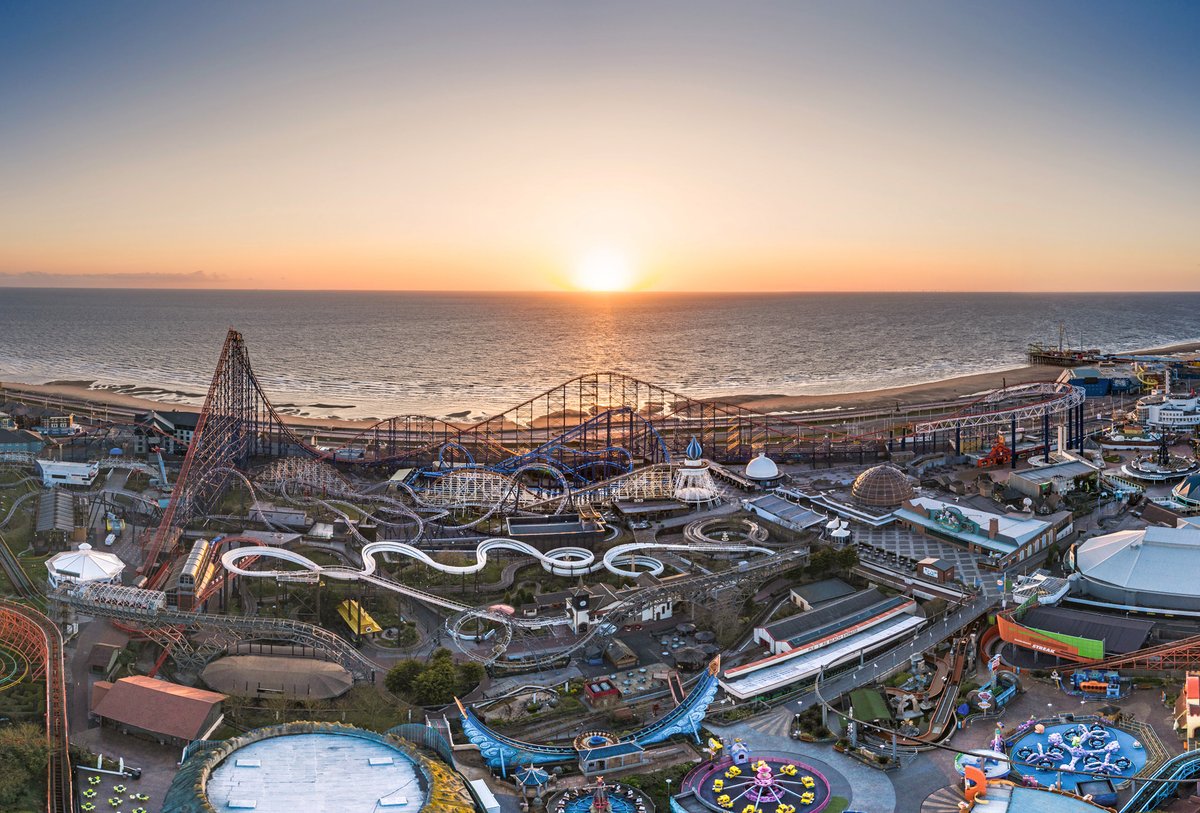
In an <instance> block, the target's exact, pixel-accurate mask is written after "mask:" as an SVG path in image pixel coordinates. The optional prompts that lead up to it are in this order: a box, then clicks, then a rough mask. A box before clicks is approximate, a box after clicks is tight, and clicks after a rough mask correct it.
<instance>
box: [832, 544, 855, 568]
mask: <svg viewBox="0 0 1200 813" xmlns="http://www.w3.org/2000/svg"><path fill="white" fill-rule="evenodd" d="M837 563H838V567H839V568H840V569H841V570H850V569H852V568H854V567H855V566H857V565H858V551H857V550H856V549H855V548H851V547H849V546H847V547H845V548H842V549H841V550H840V551H838V552H837Z"/></svg>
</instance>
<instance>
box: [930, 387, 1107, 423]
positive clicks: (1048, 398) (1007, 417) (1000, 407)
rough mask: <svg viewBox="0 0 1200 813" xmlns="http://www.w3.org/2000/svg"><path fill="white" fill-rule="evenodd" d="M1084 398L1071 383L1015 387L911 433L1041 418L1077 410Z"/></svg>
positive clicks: (998, 392) (1001, 391)
mask: <svg viewBox="0 0 1200 813" xmlns="http://www.w3.org/2000/svg"><path fill="white" fill-rule="evenodd" d="M1084 396H1085V393H1084V391H1083V388H1082V387H1076V386H1073V385H1071V384H1058V383H1054V382H1049V381H1042V382H1035V383H1032V384H1018V385H1016V386H1012V387H1007V388H1005V389H1000V390H994V391H992V392H989V393H988V394H987V395H984V396H982V397H980V398H977V399H975V400H974V401H972V402H971V403H970V404H968V405H967V406H965V407H963V408H962V409H960V410H959V411H958V412H955V413H953V414H951V415H947V416H945V417H943V418H938V419H936V420H931V421H924V422H922V423H918V424H917V425H916V426H915V427H913V432H914V433H916V434H918V435H927V434H931V433H933V432H938V431H941V430H944V429H967V428H972V427H976V426H992V425H995V424H1003V423H1004V422H1006V421H1011V420H1013V419H1014V418H1015V419H1016V420H1018V421H1021V420H1026V419H1029V418H1040V417H1042V416H1043V415H1054V414H1057V413H1060V412H1066V411H1067V410H1068V409H1072V408H1074V407H1077V406H1079V405H1080V404H1082V403H1083V399H1084Z"/></svg>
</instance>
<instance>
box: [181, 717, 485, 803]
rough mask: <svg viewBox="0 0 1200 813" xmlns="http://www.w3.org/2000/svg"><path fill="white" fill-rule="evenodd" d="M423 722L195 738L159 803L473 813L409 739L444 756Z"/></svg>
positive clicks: (451, 779) (454, 783)
mask: <svg viewBox="0 0 1200 813" xmlns="http://www.w3.org/2000/svg"><path fill="white" fill-rule="evenodd" d="M421 729H422V726H418V725H415V724H410V725H400V726H397V727H396V728H393V729H391V730H390V731H388V732H387V733H385V734H378V733H376V732H374V731H366V730H363V729H358V728H354V727H352V726H346V725H341V724H338V723H288V724H285V725H277V726H271V727H269V728H258V729H254V730H253V731H249V732H247V733H245V734H242V735H240V736H237V737H234V738H232V739H228V740H220V741H201V742H199V743H194V744H193V746H192V747H190V748H189V749H188V756H187V758H186V759H185V760H184V761H183V763H182V764H181V765H180V767H179V772H178V773H177V774H176V775H175V779H174V781H173V782H172V783H171V787H170V789H169V790H168V791H167V795H166V798H165V799H164V802H163V807H162V809H163V810H171V811H174V813H214V811H218V810H222V811H224V810H231V809H237V810H255V811H257V813H294V811H297V810H311V811H327V810H336V811H338V812H339V813H374V812H375V811H378V810H405V811H407V812H408V813H474V811H475V804H474V802H473V801H472V798H471V795H470V792H469V791H468V790H467V786H466V782H465V780H464V779H463V777H462V776H461V775H460V774H459V773H458V772H457V771H456V770H455V769H454V768H453V767H451V766H450V765H449V764H447V763H446V762H443V761H441V760H440V759H436V758H434V757H433V756H431V755H429V754H427V753H425V752H423V751H422V750H420V749H418V748H417V747H416V746H415V744H414V743H419V744H421V745H423V746H425V747H428V748H431V749H437V752H438V753H439V754H441V753H442V752H443V749H444V752H445V753H446V754H448V753H449V751H450V747H449V745H447V744H445V743H444V741H441V737H440V736H437V735H436V732H435V733H434V734H432V735H431V734H429V733H426V732H423V731H421ZM406 736H412V737H413V739H412V740H407V739H405V737H406Z"/></svg>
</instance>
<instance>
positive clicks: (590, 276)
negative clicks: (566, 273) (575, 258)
mask: <svg viewBox="0 0 1200 813" xmlns="http://www.w3.org/2000/svg"><path fill="white" fill-rule="evenodd" d="M574 276H575V285H576V287H578V288H579V289H580V290H583V291H625V290H628V288H629V287H630V286H631V285H632V284H633V264H632V263H631V262H630V261H629V258H628V257H626V256H625V255H624V254H622V253H621V252H619V251H616V250H614V249H608V248H604V249H596V250H594V251H591V252H588V253H587V254H586V255H585V256H584V257H583V258H582V259H581V260H580V261H579V262H578V264H576V266H575V274H574Z"/></svg>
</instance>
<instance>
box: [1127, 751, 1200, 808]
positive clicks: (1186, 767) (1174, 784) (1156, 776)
mask: <svg viewBox="0 0 1200 813" xmlns="http://www.w3.org/2000/svg"><path fill="white" fill-rule="evenodd" d="M1197 776H1200V750H1197V751H1186V752H1184V753H1182V754H1179V755H1177V756H1175V757H1172V758H1171V759H1170V760H1168V761H1167V762H1166V763H1164V764H1163V765H1162V766H1161V767H1159V769H1158V770H1156V771H1155V772H1154V773H1153V774H1152V775H1151V776H1150V777H1148V778H1147V779H1146V781H1145V783H1144V784H1143V785H1142V786H1141V787H1140V788H1138V789H1137V790H1136V791H1134V794H1133V796H1131V797H1129V801H1128V802H1126V803H1125V805H1124V806H1123V807H1122V808H1121V810H1120V813H1150V811H1152V810H1157V809H1158V808H1159V806H1160V805H1162V804H1163V802H1165V801H1167V800H1168V799H1169V798H1170V797H1171V796H1173V795H1174V794H1175V792H1176V790H1177V789H1178V785H1179V783H1181V782H1185V781H1187V780H1192V779H1195V778H1196V777H1197ZM1138 781H1141V780H1138Z"/></svg>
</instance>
